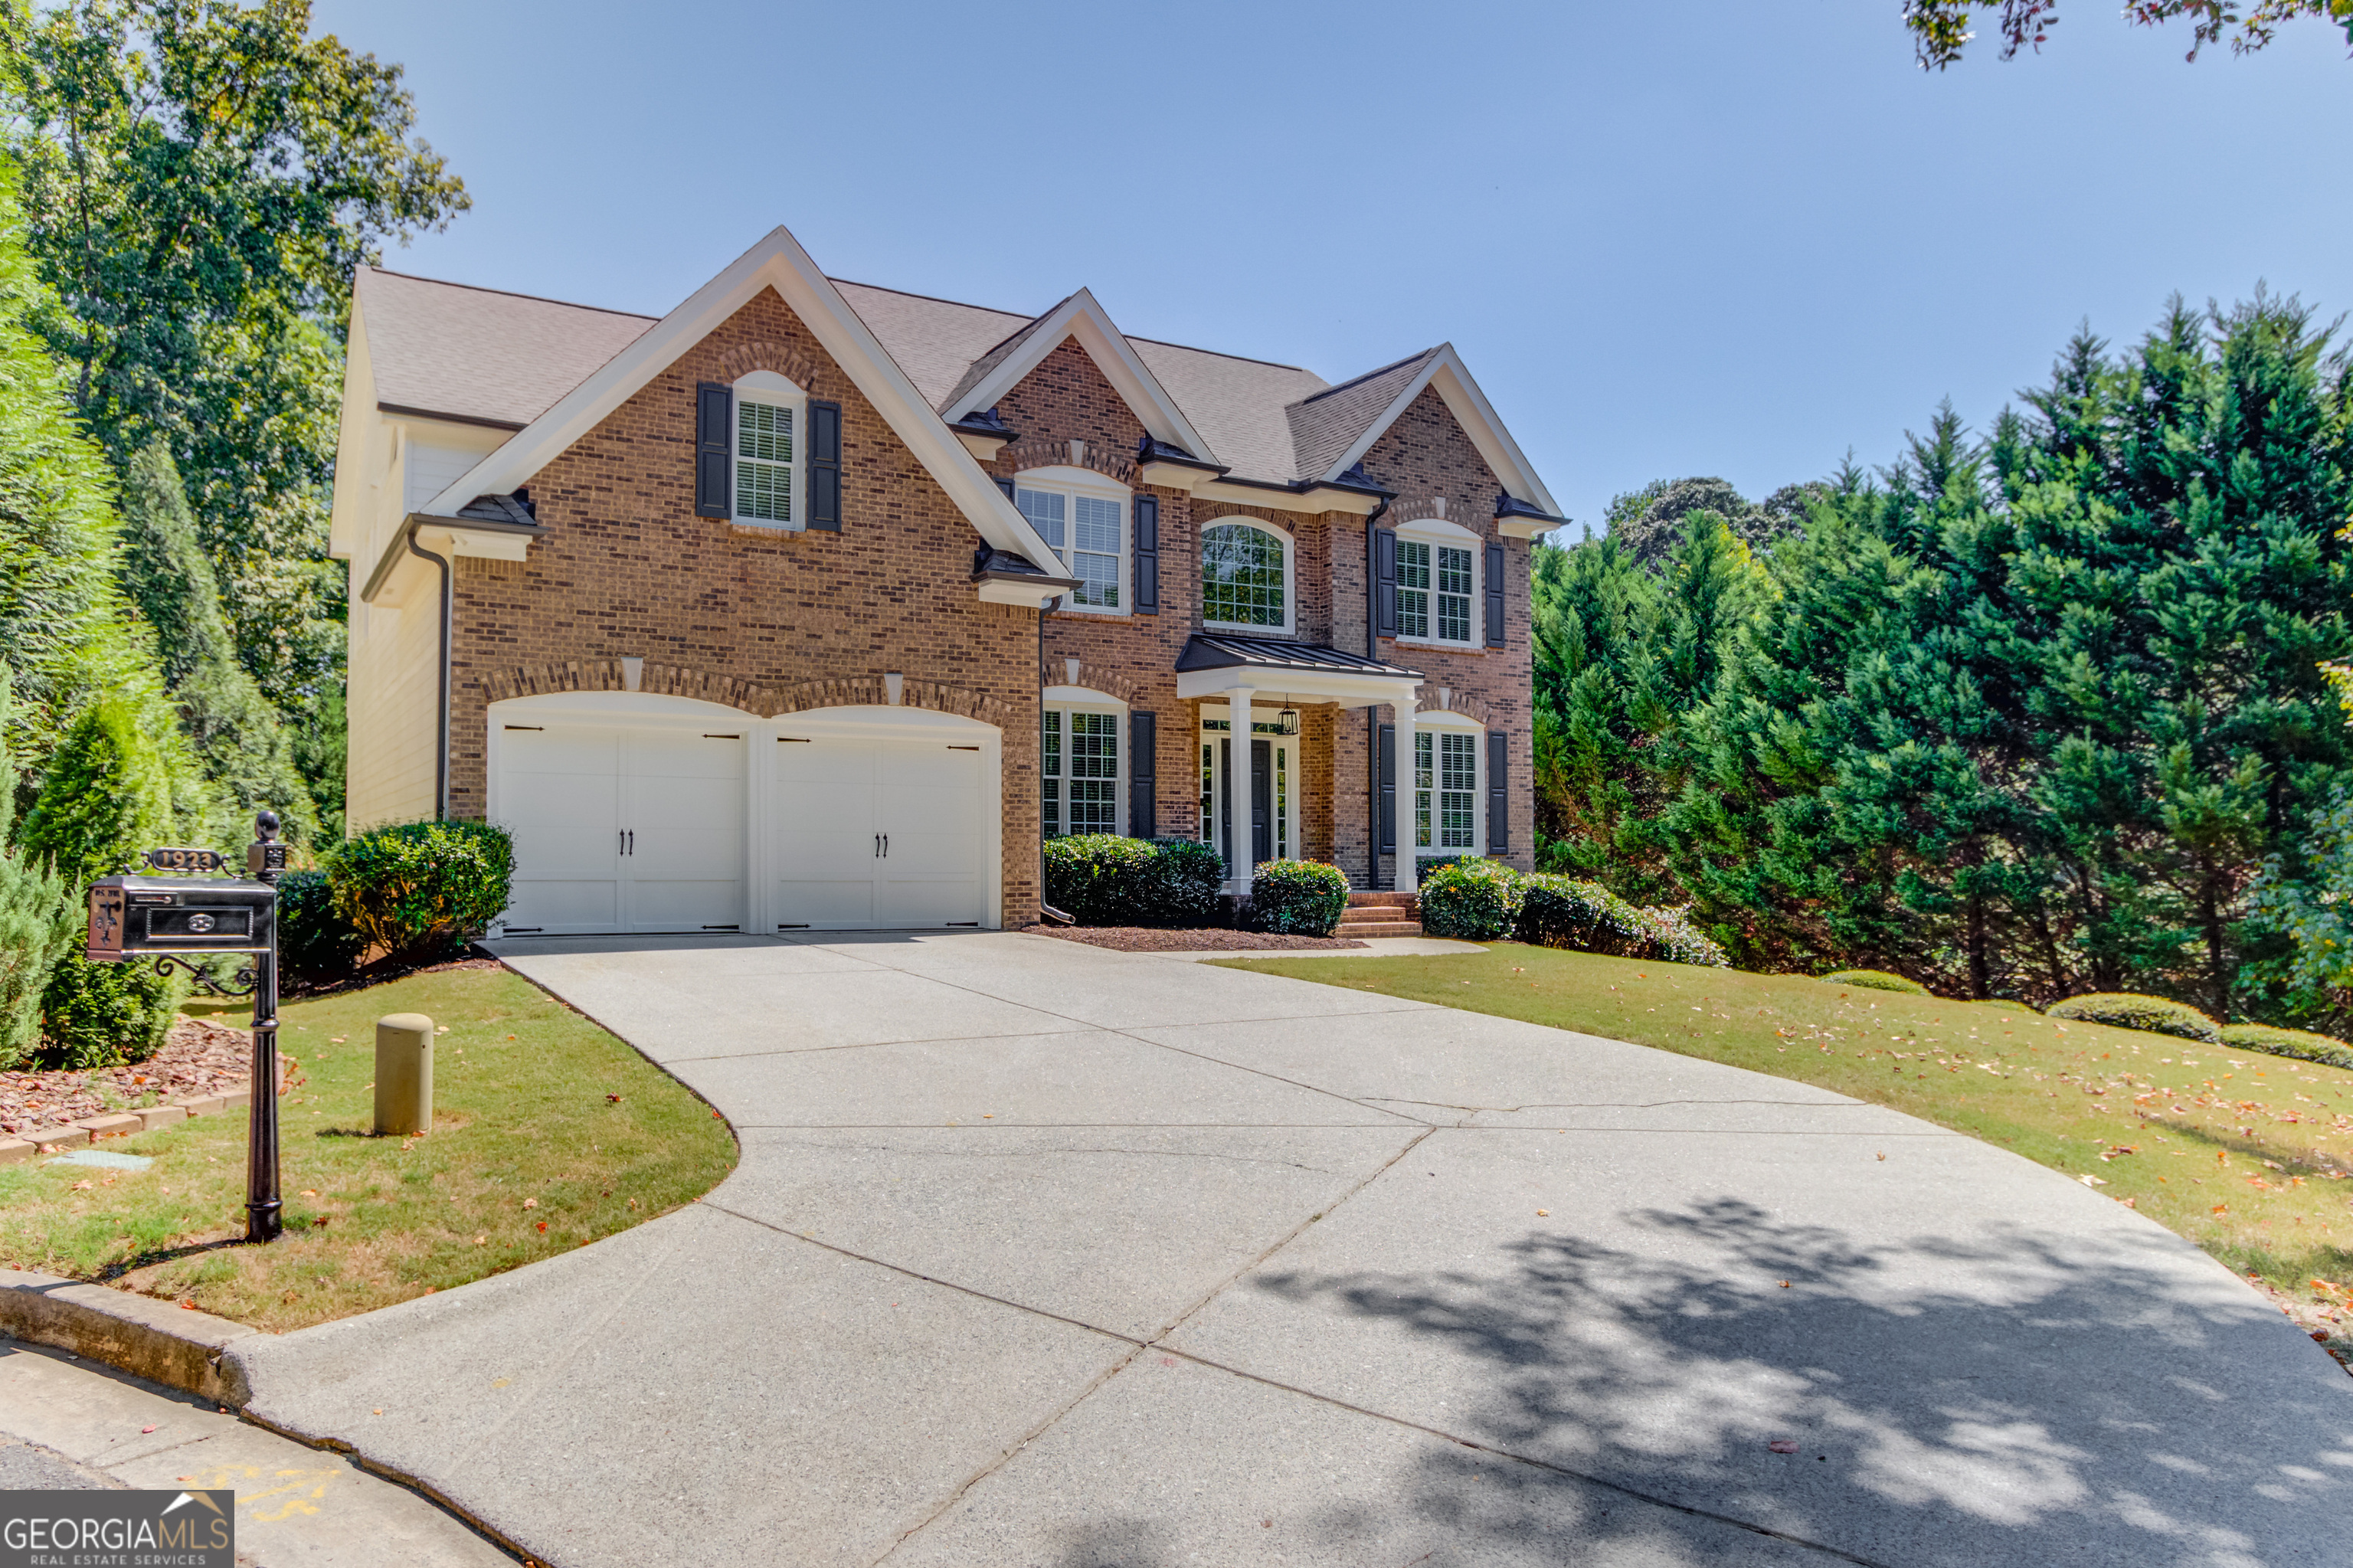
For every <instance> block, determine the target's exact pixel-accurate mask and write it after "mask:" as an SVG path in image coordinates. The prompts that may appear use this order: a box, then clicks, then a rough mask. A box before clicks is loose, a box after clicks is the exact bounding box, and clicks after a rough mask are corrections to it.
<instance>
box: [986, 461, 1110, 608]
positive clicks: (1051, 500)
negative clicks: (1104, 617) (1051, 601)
mask: <svg viewBox="0 0 2353 1568" xmlns="http://www.w3.org/2000/svg"><path fill="white" fill-rule="evenodd" d="M1013 504H1014V505H1015V506H1017V507H1018V508H1019V509H1020V511H1021V515H1022V516H1024V517H1026V518H1028V519H1029V525H1030V526H1031V527H1033V528H1035V529H1037V530H1038V534H1039V537H1040V538H1042V539H1044V540H1045V541H1046V543H1047V544H1049V545H1050V546H1053V547H1054V554H1055V556H1057V557H1058V558H1059V559H1060V561H1061V563H1062V567H1063V569H1064V570H1065V571H1066V572H1068V573H1069V574H1070V575H1071V577H1076V578H1078V579H1079V586H1078V588H1075V589H1074V590H1072V591H1071V594H1070V595H1069V596H1068V597H1067V598H1066V599H1063V601H1062V603H1063V605H1064V607H1065V608H1077V609H1091V610H1096V611H1116V612H1118V613H1121V614H1124V613H1126V608H1127V599H1126V594H1125V591H1124V585H1125V583H1126V580H1127V568H1126V563H1127V508H1128V495H1127V492H1126V490H1125V488H1124V487H1123V486H1120V485H1117V484H1114V483H1113V482H1111V481H1108V480H1105V479H1103V478H1102V477H1101V476H1100V475H1097V474H1095V473H1093V472H1092V471H1086V470H1081V469H1071V470H1065V471H1031V472H1029V473H1025V474H1023V475H1022V476H1021V477H1020V478H1019V479H1018V480H1016V481H1015V482H1014V486H1013Z"/></svg>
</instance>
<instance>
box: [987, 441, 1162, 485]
mask: <svg viewBox="0 0 2353 1568" xmlns="http://www.w3.org/2000/svg"><path fill="white" fill-rule="evenodd" d="M997 465H998V467H999V468H1000V469H1002V470H1004V471H1006V472H1008V473H1018V472H1020V471H1022V470H1024V469H1031V468H1085V469H1092V470H1093V471H1095V472H1097V473H1099V474H1102V475H1103V477H1104V478H1105V479H1115V480H1117V481H1119V482H1120V483H1122V484H1124V485H1126V486H1128V487H1129V488H1130V489H1133V488H1134V485H1135V464H1134V463H1133V462H1131V461H1128V459H1127V458H1126V457H1124V455H1122V454H1121V453H1119V452H1116V451H1113V450H1111V449H1110V448H1108V447H1105V446H1104V445H1103V443H1102V442H1101V441H1064V440H1055V439H1054V438H1053V437H1051V436H1028V437H1024V438H1023V439H1022V440H1018V441H1015V442H1014V443H1013V444H1012V445H1011V446H1009V447H1007V448H1006V449H1005V450H1004V451H1003V452H1001V453H999V454H998V456H997Z"/></svg>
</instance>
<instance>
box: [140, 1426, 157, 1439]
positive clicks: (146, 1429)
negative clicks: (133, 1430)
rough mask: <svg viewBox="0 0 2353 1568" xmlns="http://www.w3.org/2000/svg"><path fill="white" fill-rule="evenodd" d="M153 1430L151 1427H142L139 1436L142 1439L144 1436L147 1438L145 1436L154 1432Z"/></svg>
mask: <svg viewBox="0 0 2353 1568" xmlns="http://www.w3.org/2000/svg"><path fill="white" fill-rule="evenodd" d="M154 1430H155V1429H154V1428H153V1426H142V1427H141V1428H140V1429H139V1436H142V1437H144V1436H147V1434H149V1433H150V1432H153V1431H154Z"/></svg>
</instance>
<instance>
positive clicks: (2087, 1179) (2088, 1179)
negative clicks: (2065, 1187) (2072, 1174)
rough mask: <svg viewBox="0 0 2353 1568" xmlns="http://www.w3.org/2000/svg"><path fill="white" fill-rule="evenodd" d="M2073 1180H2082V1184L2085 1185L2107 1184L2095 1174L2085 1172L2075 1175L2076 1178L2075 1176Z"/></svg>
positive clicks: (2102, 1185)
mask: <svg viewBox="0 0 2353 1568" xmlns="http://www.w3.org/2000/svg"><path fill="white" fill-rule="evenodd" d="M2075 1180H2076V1181H2081V1182H2082V1183H2083V1184H2084V1186H2086V1187H2105V1186H2106V1185H2107V1182H2106V1181H2104V1180H2102V1179H2101V1178H2099V1177H2097V1176H2094V1175H2091V1174H2089V1173H2086V1174H2084V1175H2082V1176H2078V1177H2076V1178H2075Z"/></svg>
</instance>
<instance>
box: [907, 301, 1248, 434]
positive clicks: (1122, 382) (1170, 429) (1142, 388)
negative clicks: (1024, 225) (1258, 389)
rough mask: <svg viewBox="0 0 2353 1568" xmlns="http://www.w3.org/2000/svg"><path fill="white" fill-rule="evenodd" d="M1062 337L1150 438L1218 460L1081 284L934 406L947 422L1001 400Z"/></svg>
mask: <svg viewBox="0 0 2353 1568" xmlns="http://www.w3.org/2000/svg"><path fill="white" fill-rule="evenodd" d="M1068 337H1074V338H1076V339H1078V340H1079V346H1080V347H1081V348H1083V349H1085V350H1086V351H1087V357H1088V358H1090V359H1092V360H1093V361H1094V362H1095V368H1096V369H1098V370H1101V371H1102V372H1103V379H1104V380H1106V381H1108V382H1110V383H1111V385H1112V390H1113V391H1114V392H1117V393H1118V394H1119V396H1120V399H1121V400H1122V401H1123V402H1124V403H1125V404H1126V405H1127V406H1128V408H1129V409H1130V410H1131V411H1132V412H1133V413H1134V415H1135V417H1136V418H1137V419H1138V420H1140V421H1141V422H1142V423H1143V425H1144V428H1145V429H1146V430H1148V431H1150V432H1151V434H1152V436H1153V439H1154V440H1160V441H1166V443H1167V444H1168V445H1170V446H1173V447H1182V448H1183V449H1184V450H1187V451H1188V452H1190V453H1192V454H1193V455H1194V456H1195V457H1197V458H1199V459H1200V460H1201V461H1203V462H1215V461H1218V460H1217V457H1216V456H1215V454H1213V453H1212V452H1211V451H1210V450H1209V443H1208V441H1206V440H1203V439H1202V437H1201V432H1200V431H1198V430H1197V429H1194V428H1193V424H1192V421H1191V420H1189V419H1187V418H1185V411H1184V410H1183V409H1181V408H1178V407H1176V399H1175V398H1174V397H1170V396H1169V395H1168V389H1167V388H1166V387H1163V386H1161V385H1160V378H1159V377H1158V376H1155V375H1153V374H1152V372H1151V371H1150V370H1149V369H1148V368H1146V367H1145V363H1144V360H1143V358H1142V357H1141V356H1140V355H1137V353H1136V352H1135V345H1134V344H1131V343H1129V342H1128V341H1127V336H1126V334H1124V333H1122V332H1121V331H1120V330H1119V328H1118V327H1117V326H1115V325H1113V323H1112V319H1111V316H1110V314H1109V313H1107V312H1106V311H1104V309H1103V306H1101V305H1100V304H1097V303H1096V302H1095V297H1094V295H1093V294H1092V292H1091V291H1088V290H1085V289H1081V290H1080V291H1078V292H1077V293H1075V294H1072V295H1071V297H1070V298H1069V299H1067V300H1064V301H1063V302H1061V303H1060V304H1059V305H1056V306H1055V307H1054V308H1053V309H1052V310H1051V311H1050V312H1048V313H1047V315H1046V319H1045V320H1044V321H1042V322H1039V323H1038V324H1037V326H1036V327H1034V328H1032V329H1031V330H1030V333H1029V336H1028V337H1026V338H1024V339H1022V340H1021V346H1020V347H1018V348H1017V349H1015V350H1014V351H1013V352H1012V353H1011V354H1008V355H1006V356H1005V358H1004V360H1003V361H1002V362H1001V363H1000V364H998V365H997V367H996V368H995V369H993V370H991V371H990V372H989V373H988V374H987V375H986V376H982V377H981V378H980V380H979V382H978V383H977V384H976V385H975V386H974V387H972V389H971V390H970V391H967V392H966V393H965V395H964V396H963V397H958V398H957V399H956V400H955V402H953V403H951V404H949V405H948V406H947V407H946V408H943V409H941V410H940V418H941V419H943V420H944V421H945V422H946V423H948V424H951V425H953V424H955V422H956V421H957V420H958V419H961V418H964V417H965V415H966V414H971V413H976V412H977V411H978V410H980V409H982V408H995V407H997V404H998V403H1000V402H1002V401H1003V400H1004V397H1005V395H1006V394H1007V393H1008V392H1010V391H1012V390H1013V388H1014V387H1018V386H1019V385H1020V384H1021V379H1022V377H1023V376H1028V375H1029V373H1030V372H1031V371H1032V370H1035V369H1037V368H1038V366H1039V365H1040V364H1041V363H1043V362H1044V360H1045V358H1046V356H1047V355H1050V354H1051V353H1053V352H1054V350H1056V349H1057V348H1060V346H1061V344H1062V340H1063V339H1064V338H1068Z"/></svg>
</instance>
